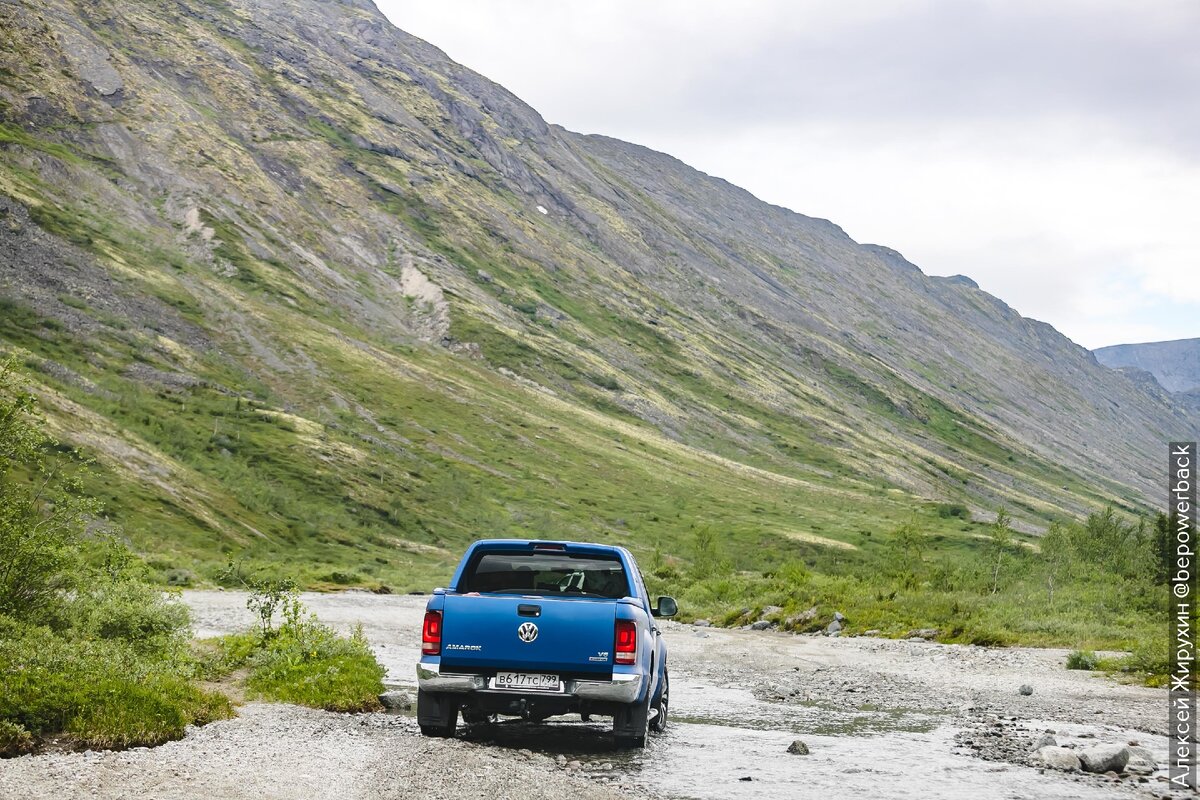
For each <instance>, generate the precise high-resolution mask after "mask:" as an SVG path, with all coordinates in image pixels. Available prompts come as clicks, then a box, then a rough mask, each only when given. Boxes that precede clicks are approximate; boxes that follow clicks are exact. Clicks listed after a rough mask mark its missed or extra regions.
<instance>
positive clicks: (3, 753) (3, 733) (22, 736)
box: [0, 719, 33, 758]
mask: <svg viewBox="0 0 1200 800" xmlns="http://www.w3.org/2000/svg"><path fill="white" fill-rule="evenodd" d="M32 749H33V736H32V735H31V734H30V733H29V731H27V730H25V728H24V726H22V725H19V724H18V723H16V722H9V721H8V720H2V719H0V758H7V757H9V756H19V755H21V754H22V753H28V752H29V751H31V750H32Z"/></svg>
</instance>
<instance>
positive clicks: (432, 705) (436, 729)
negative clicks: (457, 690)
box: [417, 689, 458, 739]
mask: <svg viewBox="0 0 1200 800" xmlns="http://www.w3.org/2000/svg"><path fill="white" fill-rule="evenodd" d="M417 724H418V725H420V726H421V734H422V735H424V736H435V737H437V738H439V739H450V738H452V737H453V736H454V729H455V728H457V727H458V703H456V702H454V701H453V700H451V699H450V698H449V697H447V696H446V695H444V694H435V693H433V692H426V691H422V690H420V689H418V690H417Z"/></svg>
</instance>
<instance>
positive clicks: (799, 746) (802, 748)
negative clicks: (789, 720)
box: [787, 739, 808, 756]
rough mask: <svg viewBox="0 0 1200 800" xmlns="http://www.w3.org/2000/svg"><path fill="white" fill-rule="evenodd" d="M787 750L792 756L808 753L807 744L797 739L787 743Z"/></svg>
mask: <svg viewBox="0 0 1200 800" xmlns="http://www.w3.org/2000/svg"><path fill="white" fill-rule="evenodd" d="M787 751H788V752H789V753H791V754H792V755H794V756H806V755H808V745H806V744H805V743H804V742H802V741H801V740H799V739H797V740H796V741H794V742H792V743H791V744H789V745H788V749H787Z"/></svg>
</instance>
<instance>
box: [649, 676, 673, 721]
mask: <svg viewBox="0 0 1200 800" xmlns="http://www.w3.org/2000/svg"><path fill="white" fill-rule="evenodd" d="M670 702H671V676H670V674H669V673H668V672H667V671H666V670H663V685H662V691H661V692H660V693H659V695H658V705H657V706H655V710H656V711H657V712H658V713H657V714H655V715H654V719H652V720H650V730H652V731H654V732H655V733H662V732H663V731H665V730H666V729H667V707H668V706H669V705H670Z"/></svg>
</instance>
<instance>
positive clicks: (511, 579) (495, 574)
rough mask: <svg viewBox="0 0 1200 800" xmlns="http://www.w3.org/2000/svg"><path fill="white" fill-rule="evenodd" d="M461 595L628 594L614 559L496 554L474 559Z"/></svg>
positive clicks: (626, 582)
mask: <svg viewBox="0 0 1200 800" xmlns="http://www.w3.org/2000/svg"><path fill="white" fill-rule="evenodd" d="M457 588H458V591H459V592H461V593H464V594H465V593H468V592H479V593H480V594H539V595H563V596H576V597H606V598H611V599H619V598H622V597H625V596H627V595H629V594H630V591H629V576H628V575H626V573H625V566H624V564H622V563H621V559H619V558H618V557H617V556H615V555H614V556H602V555H588V556H577V555H569V554H567V553H530V552H528V551H525V552H521V553H496V552H485V553H480V554H479V555H477V556H475V557H474V558H473V559H472V560H471V563H470V564H469V565H468V566H467V569H466V570H465V571H464V573H463V577H462V580H461V581H459V586H458V587H457Z"/></svg>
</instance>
